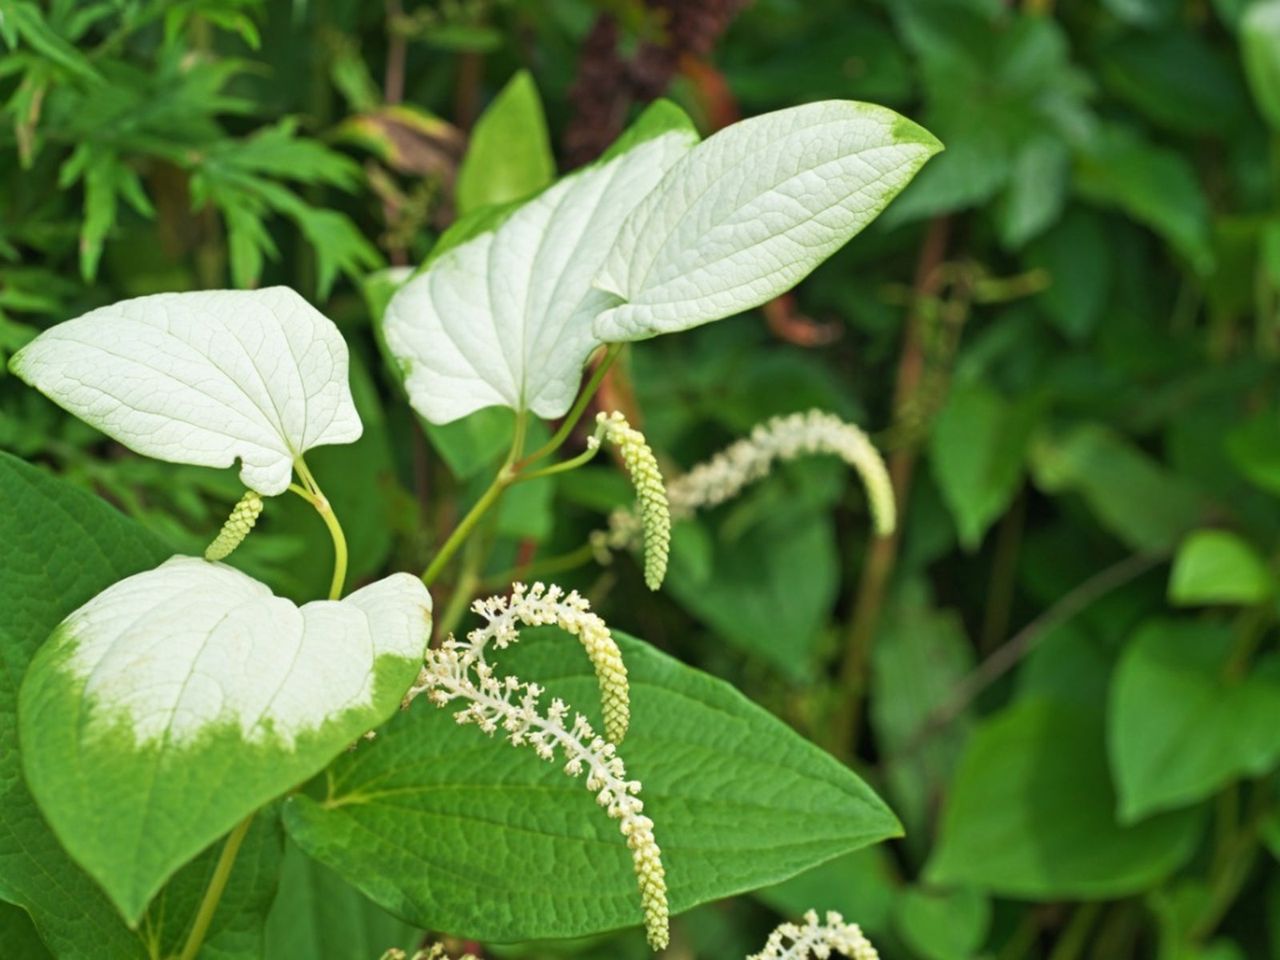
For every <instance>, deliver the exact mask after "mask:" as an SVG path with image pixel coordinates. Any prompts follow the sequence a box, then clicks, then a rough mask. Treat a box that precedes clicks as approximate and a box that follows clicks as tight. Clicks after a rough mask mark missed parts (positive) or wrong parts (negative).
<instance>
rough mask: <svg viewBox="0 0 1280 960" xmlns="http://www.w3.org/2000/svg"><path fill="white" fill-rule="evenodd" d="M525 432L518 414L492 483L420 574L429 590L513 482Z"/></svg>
mask: <svg viewBox="0 0 1280 960" xmlns="http://www.w3.org/2000/svg"><path fill="white" fill-rule="evenodd" d="M527 429H528V420H527V419H526V417H525V414H524V413H519V414H517V415H516V432H515V437H514V439H513V440H512V441H511V451H510V452H509V453H508V454H507V459H506V461H505V462H504V463H503V464H502V466H501V467H500V468H499V469H498V474H497V476H495V477H494V478H493V483H491V484H489V487H488V489H487V490H485V492H484V493H482V494H481V495H480V499H479V500H477V501H476V502H475V504H474V505H473V506H472V507H471V509H470V510H468V511H467V515H466V516H465V517H463V518H462V522H461V523H459V524H458V525H457V527H455V528H454V530H453V533H451V534H449V539H447V540H446V541H445V542H444V545H443V546H442V547H441V548H440V550H439V551H438V552H437V553H436V555H435V556H434V557H432V559H431V563H430V564H428V565H427V569H426V570H424V571H423V573H422V582H423V583H425V584H426V585H427V586H428V587H429V586H431V585H432V584H433V583H435V582H436V580H437V579H438V578H439V576H440V574H441V572H443V570H444V568H445V567H446V566H447V565H448V563H449V561H450V560H452V559H453V555H454V554H455V553H457V552H458V548H459V547H461V546H462V544H463V543H465V542H466V539H467V537H469V536H471V532H472V531H473V530H474V529H475V528H476V524H478V523H479V522H480V519H481V518H482V517H483V516H484V515H485V514H486V513H488V511H489V508H490V507H492V506H493V505H494V504H495V503H497V502H498V500H500V499H501V498H502V494H503V493H505V492H506V489H507V487H509V486H511V484H513V483H514V482H515V480H516V476H517V473H518V469H517V468H516V467H515V466H514V464H515V462H516V459H517V458H518V457H519V456H520V454H521V453H522V452H523V451H524V438H525V432H526V430H527Z"/></svg>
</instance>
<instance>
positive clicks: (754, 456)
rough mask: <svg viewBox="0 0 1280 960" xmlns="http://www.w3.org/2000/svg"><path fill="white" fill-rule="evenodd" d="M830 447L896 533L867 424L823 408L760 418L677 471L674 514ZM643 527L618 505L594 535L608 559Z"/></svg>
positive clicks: (706, 504)
mask: <svg viewBox="0 0 1280 960" xmlns="http://www.w3.org/2000/svg"><path fill="white" fill-rule="evenodd" d="M824 453H825V454H833V455H835V456H837V457H839V458H840V459H841V460H843V461H844V462H845V463H847V464H848V465H849V466H851V467H852V468H853V469H854V470H856V471H857V473H858V476H859V477H861V479H862V484H863V486H864V488H865V489H866V491H867V502H868V504H869V505H870V508H871V519H872V524H873V525H874V528H875V532H876V534H877V535H879V536H882V537H884V536H888V535H889V534H890V533H892V532H893V528H894V526H895V524H896V511H895V508H894V498H893V483H892V481H891V480H890V478H889V471H888V470H887V469H886V468H885V465H884V459H883V458H882V457H881V456H880V452H879V451H878V450H876V448H875V446H874V445H873V444H872V443H871V441H870V439H868V437H867V435H866V434H865V433H863V431H862V430H861V429H859V428H858V427H856V426H854V425H853V424H851V423H846V422H845V421H843V420H841V419H840V418H839V417H837V416H836V415H835V414H831V413H826V412H824V411H822V410H810V411H808V412H807V413H793V414H790V415H789V416H783V417H773V418H772V419H770V420H766V421H765V422H764V423H760V424H757V425H756V426H755V427H754V428H752V430H751V434H750V435H749V436H747V437H744V438H743V439H741V440H738V441H737V442H735V443H733V444H730V445H729V446H728V447H726V448H725V449H724V450H722V451H720V452H719V453H717V454H716V455H715V456H713V457H712V458H711V459H710V460H707V461H705V462H703V463H700V464H698V465H697V466H696V467H694V468H693V469H692V470H690V471H689V472H688V473H686V474H683V475H681V476H679V477H676V478H675V479H674V480H672V481H671V484H670V485H669V486H668V487H667V501H668V503H669V504H670V506H671V517H672V519H673V520H684V519H687V518H688V517H691V516H693V515H694V514H695V513H697V512H698V511H699V510H706V509H709V508H711V507H715V506H719V505H720V504H722V503H725V502H727V501H729V500H732V499H733V498H734V497H736V496H737V495H738V494H739V493H741V492H742V490H743V489H744V488H745V487H747V486H749V485H750V484H752V483H755V482H756V481H757V480H760V479H763V478H764V477H766V476H768V475H769V473H770V471H772V470H773V467H774V464H776V463H778V462H779V461H788V460H795V459H797V458H799V457H802V456H809V455H814V454H824ZM640 528H643V524H642V523H639V522H637V518H636V516H635V514H634V513H633V512H632V511H630V510H625V509H624V510H615V511H614V512H613V514H612V515H611V516H610V517H609V529H608V530H598V531H596V532H595V533H593V534H592V536H591V544H592V546H593V547H595V550H596V555H597V557H598V558H599V559H601V560H604V559H607V558H608V556H609V553H610V552H611V551H614V550H624V549H628V548H630V547H631V546H632V545H633V544H634V543H635V542H636V540H637V536H638V529H640Z"/></svg>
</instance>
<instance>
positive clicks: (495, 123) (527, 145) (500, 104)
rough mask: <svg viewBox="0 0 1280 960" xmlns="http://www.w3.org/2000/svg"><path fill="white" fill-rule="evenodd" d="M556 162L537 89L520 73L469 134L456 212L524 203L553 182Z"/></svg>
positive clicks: (513, 78)
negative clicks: (522, 201) (517, 202)
mask: <svg viewBox="0 0 1280 960" xmlns="http://www.w3.org/2000/svg"><path fill="white" fill-rule="evenodd" d="M555 175H556V164H555V158H554V157H552V155H551V139H550V136H549V135H548V133H547V120H546V117H545V116H543V113H542V101H541V100H540V99H539V98H538V88H537V86H536V85H535V84H534V82H533V77H532V76H531V75H530V74H529V72H528V71H527V70H521V71H520V72H519V73H517V74H516V75H515V76H514V77H512V78H511V80H510V82H508V83H507V85H506V86H505V87H503V88H502V91H501V92H500V93H499V94H498V95H497V96H496V97H494V99H493V103H492V104H490V105H489V109H487V110H486V111H485V112H484V113H483V114H481V115H480V119H479V120H477V121H476V125H475V128H474V129H473V130H472V131H471V140H470V143H469V144H468V146H467V152H466V155H465V156H464V157H463V158H462V165H461V166H460V167H459V168H458V184H457V187H456V190H455V194H454V196H455V199H456V201H457V207H458V213H459V214H460V215H465V214H468V213H470V212H471V211H473V210H475V209H477V208H478V207H486V206H490V205H492V204H497V203H508V202H510V201H512V200H521V199H523V198H524V197H527V196H530V195H532V194H534V193H537V192H538V191H539V190H541V189H542V188H543V187H545V186H547V185H548V184H550V183H551V181H552V180H553V179H555Z"/></svg>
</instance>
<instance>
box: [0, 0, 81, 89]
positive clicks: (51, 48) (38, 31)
mask: <svg viewBox="0 0 1280 960" xmlns="http://www.w3.org/2000/svg"><path fill="white" fill-rule="evenodd" d="M3 20H4V21H5V30H6V32H8V31H15V32H16V33H17V35H18V36H20V37H21V38H22V40H23V42H25V43H26V44H27V45H28V46H30V47H31V49H32V50H34V51H36V53H38V54H40V55H41V56H42V57H44V58H45V59H47V60H49V61H50V62H51V63H55V64H57V65H58V66H59V67H61V68H62V69H63V70H65V71H67V73H69V74H71V75H73V76H75V77H77V78H78V79H80V80H82V81H86V82H88V83H95V84H97V83H102V82H103V80H102V74H100V73H99V72H98V71H97V70H96V69H95V68H94V66H93V64H92V63H90V62H89V60H88V58H87V57H85V55H84V54H83V53H81V52H80V51H79V50H77V49H76V48H75V46H74V45H73V44H71V43H68V42H67V41H66V40H65V39H63V38H62V37H61V36H59V35H58V34H57V33H56V32H54V30H53V29H52V28H51V27H50V26H49V24H48V23H46V22H45V18H44V13H43V11H42V10H41V9H40V5H39V4H37V3H30V2H26V0H20V2H18V3H6V4H5V9H4V11H3Z"/></svg>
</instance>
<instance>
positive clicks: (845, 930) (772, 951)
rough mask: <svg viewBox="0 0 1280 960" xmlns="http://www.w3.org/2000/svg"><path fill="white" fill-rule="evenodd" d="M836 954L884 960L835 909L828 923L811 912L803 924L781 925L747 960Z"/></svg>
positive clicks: (788, 959)
mask: <svg viewBox="0 0 1280 960" xmlns="http://www.w3.org/2000/svg"><path fill="white" fill-rule="evenodd" d="M833 954H840V955H841V956H844V957H850V958H851V960H880V954H879V953H877V952H876V948H875V947H873V946H872V945H871V941H870V940H868V939H867V938H866V937H864V936H863V935H862V928H860V927H859V926H858V925H857V924H856V923H845V922H844V917H842V916H840V914H838V913H836V912H835V911H834V910H832V911H829V912H828V913H827V916H826V919H825V922H824V921H820V920H819V919H818V913H817V911H815V910H810V911H809V912H807V913H806V914H805V915H804V923H803V924H796V923H784V924H782V925H780V926H779V927H778V928H777V929H776V930H774V931H773V933H771V934H769V939H768V941H766V943H765V945H764V949H763V950H761V951H760V952H759V953H753V954H752V955H751V956H750V957H748V958H747V960H809V958H810V957H817V958H818V960H826V958H827V957H830V956H832V955H833Z"/></svg>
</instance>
